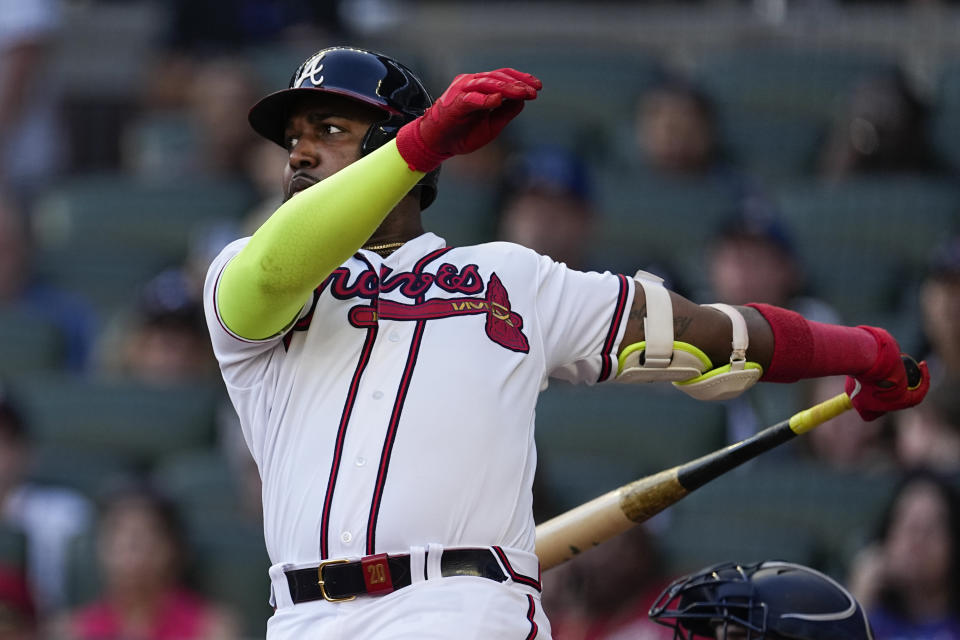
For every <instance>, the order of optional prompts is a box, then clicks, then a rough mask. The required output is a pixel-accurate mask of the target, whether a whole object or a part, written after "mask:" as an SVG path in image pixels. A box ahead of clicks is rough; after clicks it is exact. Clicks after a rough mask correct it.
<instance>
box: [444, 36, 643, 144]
mask: <svg viewBox="0 0 960 640" xmlns="http://www.w3.org/2000/svg"><path fill="white" fill-rule="evenodd" d="M451 62H452V63H451V66H452V69H454V70H455V72H456V73H475V72H478V71H486V70H489V69H498V68H501V67H512V68H514V69H519V70H521V71H525V72H527V73H532V74H533V75H535V76H537V77H538V78H540V80H542V81H543V85H544V90H543V91H542V92H541V94H540V96H538V97H537V99H536V100H535V101H534V102H531V103H530V104H529V105H527V107H526V108H525V113H524V116H523V117H522V118H520V119H518V120H517V121H516V122H514V123H512V124H511V125H510V126H509V127H508V129H507V131H508V132H509V135H511V136H512V137H515V138H516V139H517V140H519V141H520V142H521V144H523V145H530V144H535V143H552V144H573V143H576V142H577V141H578V140H582V139H583V137H589V139H590V143H591V144H590V146H591V147H593V148H594V149H596V148H597V147H598V146H604V145H607V144H609V143H610V141H609V140H605V139H603V138H604V137H605V136H609V135H610V133H611V130H610V127H614V126H615V125H616V124H618V123H619V122H622V121H623V120H632V118H633V116H632V113H633V107H634V103H635V101H636V99H637V96H638V95H639V94H640V93H641V92H642V91H643V89H645V88H646V87H648V86H650V85H651V84H653V83H654V82H655V81H656V80H658V79H659V78H660V76H661V63H660V61H659V59H658V58H657V57H656V56H654V55H653V54H651V53H648V52H645V51H637V50H631V51H623V50H602V49H589V48H583V47H568V46H566V45H564V46H558V45H552V46H551V45H544V46H540V47H506V46H497V47H489V48H485V49H483V50H478V51H475V52H463V53H461V54H460V55H458V56H456V57H455V58H454V59H453V60H452V61H451ZM451 77H452V76H451Z"/></svg>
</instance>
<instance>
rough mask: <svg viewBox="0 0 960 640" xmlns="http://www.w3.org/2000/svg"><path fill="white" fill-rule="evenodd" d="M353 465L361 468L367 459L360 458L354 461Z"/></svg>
mask: <svg viewBox="0 0 960 640" xmlns="http://www.w3.org/2000/svg"><path fill="white" fill-rule="evenodd" d="M353 463H354V464H355V465H357V466H358V467H362V466H363V465H365V464H367V459H366V458H364V457H362V456H360V457H358V458H357V459H356V460H354V461H353Z"/></svg>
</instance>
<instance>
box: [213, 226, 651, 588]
mask: <svg viewBox="0 0 960 640" xmlns="http://www.w3.org/2000/svg"><path fill="white" fill-rule="evenodd" d="M246 242H247V239H241V240H237V241H235V242H233V243H232V244H230V245H229V246H227V247H226V248H225V249H224V250H223V251H222V252H221V254H220V255H219V256H218V257H217V258H216V259H215V260H214V262H213V264H212V265H211V268H210V270H209V273H208V275H207V282H206V287H205V307H206V314H207V322H208V324H209V327H210V332H211V336H212V341H213V347H214V351H215V353H216V355H217V358H218V360H219V362H220V366H221V370H222V373H223V378H224V381H225V383H226V386H227V389H228V391H229V394H230V397H231V399H232V401H233V404H234V406H235V407H236V410H237V412H238V414H239V417H240V422H241V425H242V428H243V433H244V437H245V439H246V442H247V445H248V446H249V447H250V450H251V452H252V454H253V457H254V459H255V460H256V462H257V465H258V466H259V469H260V475H261V477H262V479H263V507H264V536H265V539H266V545H267V550H268V552H269V555H270V558H271V560H272V562H273V563H275V567H281V566H291V565H296V566H303V565H310V564H311V563H312V564H314V565H315V564H316V563H317V562H318V561H320V560H321V559H326V558H342V557H354V558H355V557H359V556H364V555H369V554H374V553H401V552H408V551H409V550H410V549H411V548H413V547H417V546H426V545H427V544H431V543H439V544H441V545H443V546H445V547H470V546H492V545H497V546H498V547H502V548H504V549H507V550H516V551H518V552H521V554H524V555H528V556H530V557H533V558H534V567H533V568H532V572H533V573H534V575H533V576H532V578H533V579H534V580H536V579H537V576H536V575H535V572H536V565H535V557H534V556H533V552H534V543H535V524H534V521H533V516H532V509H531V507H532V494H531V487H532V483H533V475H534V468H535V466H536V451H535V447H534V437H533V433H534V412H535V406H536V402H537V396H538V394H539V392H540V391H541V390H542V389H543V388H545V387H546V384H547V378H548V377H549V376H554V377H559V378H563V379H566V380H570V381H575V382H586V383H595V382H598V381H605V380H609V379H612V378H613V377H614V375H615V374H616V364H617V361H616V353H617V349H618V346H619V342H620V340H621V338H622V336H623V333H624V329H625V326H626V311H627V310H629V308H630V305H631V303H632V300H633V286H634V284H633V280H632V279H630V278H626V277H624V276H620V275H613V274H610V273H605V274H598V273H582V272H578V271H573V270H570V269H568V268H566V267H565V266H564V265H562V264H558V263H556V262H554V261H552V260H550V259H549V258H546V257H543V256H540V255H538V254H536V253H534V252H533V251H531V250H529V249H526V248H523V247H520V246H518V245H515V244H510V243H504V242H497V243H490V244H483V245H477V246H470V247H455V248H448V247H446V246H445V243H444V241H443V240H442V239H441V238H439V237H437V236H436V235H434V234H431V233H425V234H423V235H421V236H419V237H417V238H415V239H413V240H410V241H409V242H407V243H406V244H404V245H403V246H402V247H400V249H399V250H397V251H396V252H395V253H393V254H391V255H390V256H388V257H386V258H382V257H381V256H379V255H377V254H376V253H373V252H369V251H365V250H361V251H359V252H357V254H355V255H354V256H353V257H352V258H350V259H349V260H348V261H347V262H346V263H345V264H344V265H343V266H341V267H340V268H338V269H336V270H335V271H334V272H333V273H332V274H331V275H330V276H329V277H328V278H327V279H326V281H324V282H323V283H322V284H321V285H320V286H319V287H317V288H316V290H315V291H314V292H313V294H312V295H311V297H310V299H309V300H306V301H305V304H304V307H303V310H302V312H301V313H300V315H299V317H298V319H297V320H296V322H295V323H294V324H293V325H292V327H291V329H290V330H289V331H287V332H285V333H284V334H283V335H282V336H278V337H276V338H271V339H268V340H261V341H251V340H247V339H243V338H240V337H238V336H236V335H234V334H232V333H231V332H230V331H229V329H227V328H226V326H225V325H224V324H223V322H222V321H221V320H220V318H219V317H218V315H217V311H216V305H215V303H214V300H215V294H216V288H217V283H218V280H219V275H220V273H221V272H222V270H223V268H224V266H225V265H226V264H227V262H228V261H229V260H230V258H231V257H233V256H234V255H236V254H237V253H238V252H239V251H240V249H241V248H242V247H243V246H244V245H245V244H246ZM530 572H531V570H530V569H528V570H527V573H528V574H529V573H530Z"/></svg>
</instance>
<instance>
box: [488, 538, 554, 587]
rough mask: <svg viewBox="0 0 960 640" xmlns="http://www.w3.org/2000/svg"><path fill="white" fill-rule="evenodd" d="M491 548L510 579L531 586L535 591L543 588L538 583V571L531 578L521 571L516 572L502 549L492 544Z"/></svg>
mask: <svg viewBox="0 0 960 640" xmlns="http://www.w3.org/2000/svg"><path fill="white" fill-rule="evenodd" d="M493 550H494V551H495V552H496V554H497V557H499V558H500V562H501V563H503V567H504V568H505V569H506V570H507V573H508V574H509V575H510V579H511V580H513V581H514V582H517V583H519V584H525V585H527V586H528V587H533V588H534V589H536V590H537V591H543V588H542V586H541V584H540V577H539V573H538V575H537V578H536V579H534V578H531V577H530V576H525V575H523V574H522V573H517V571H516V570H515V569H514V568H513V567H512V566H511V565H510V560H509V559H508V558H507V554H506V553H504V551H503V549H501V548H500V547H498V546H496V545H494V546H493Z"/></svg>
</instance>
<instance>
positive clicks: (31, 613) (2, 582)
mask: <svg viewBox="0 0 960 640" xmlns="http://www.w3.org/2000/svg"><path fill="white" fill-rule="evenodd" d="M37 622H38V621H37V611H36V608H35V607H34V604H33V598H32V597H31V595H30V589H29V586H28V585H27V581H26V579H25V577H24V575H23V572H22V571H20V570H19V569H17V568H15V567H5V566H0V640H34V638H39V637H40V636H39V635H37V631H38V629H37V627H38V624H37Z"/></svg>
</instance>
